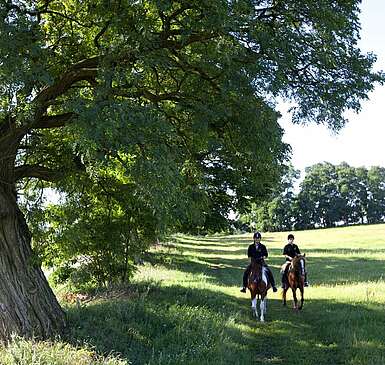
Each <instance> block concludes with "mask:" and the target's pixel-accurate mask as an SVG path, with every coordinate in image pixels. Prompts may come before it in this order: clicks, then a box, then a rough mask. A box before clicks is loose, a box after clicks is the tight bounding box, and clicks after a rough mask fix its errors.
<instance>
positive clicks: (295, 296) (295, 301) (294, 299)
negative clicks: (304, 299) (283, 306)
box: [291, 288, 298, 310]
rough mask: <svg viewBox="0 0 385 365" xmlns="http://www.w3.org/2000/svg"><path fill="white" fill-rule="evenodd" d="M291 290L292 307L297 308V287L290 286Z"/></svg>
mask: <svg viewBox="0 0 385 365" xmlns="http://www.w3.org/2000/svg"><path fill="white" fill-rule="evenodd" d="M291 291H292V292H293V301H294V309H296V310H298V300H297V293H296V291H297V288H291Z"/></svg>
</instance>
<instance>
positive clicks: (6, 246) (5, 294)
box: [0, 143, 66, 340]
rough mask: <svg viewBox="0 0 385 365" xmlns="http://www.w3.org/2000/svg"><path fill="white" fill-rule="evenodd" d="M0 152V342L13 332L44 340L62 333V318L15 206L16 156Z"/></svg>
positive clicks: (3, 150) (19, 212) (20, 215)
mask: <svg viewBox="0 0 385 365" xmlns="http://www.w3.org/2000/svg"><path fill="white" fill-rule="evenodd" d="M5 145H6V146H11V143H7V144H5ZM0 147H1V146H0ZM0 152H1V153H0V340H8V339H9V337H10V335H11V334H12V333H16V334H19V335H21V336H25V337H31V336H37V337H40V338H46V337H48V336H51V335H52V334H54V333H61V332H62V331H63V330H64V328H65V323H66V322H65V315H64V312H63V311H62V309H61V308H60V305H59V303H58V302H57V300H56V297H55V295H54V294H53V292H52V290H51V288H50V287H49V285H48V282H47V280H46V278H45V276H44V274H43V272H42V270H41V268H40V267H39V265H38V263H37V260H34V259H33V254H32V249H31V235H30V232H29V229H28V227H27V224H26V221H25V219H24V216H23V214H22V213H21V211H20V210H19V208H18V206H17V200H16V191H15V184H14V176H13V172H14V161H15V158H14V155H15V154H14V153H12V152H13V151H10V149H9V148H8V149H2V148H0ZM12 155H13V156H12ZM1 158H2V159H1Z"/></svg>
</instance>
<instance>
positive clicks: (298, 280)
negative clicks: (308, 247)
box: [282, 254, 306, 310]
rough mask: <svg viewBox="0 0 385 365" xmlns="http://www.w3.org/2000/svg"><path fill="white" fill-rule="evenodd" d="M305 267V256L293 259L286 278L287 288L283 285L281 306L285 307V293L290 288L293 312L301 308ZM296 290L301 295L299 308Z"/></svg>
mask: <svg viewBox="0 0 385 365" xmlns="http://www.w3.org/2000/svg"><path fill="white" fill-rule="evenodd" d="M305 265H306V260H305V254H304V255H298V256H296V257H294V258H293V260H292V261H291V264H290V266H289V270H288V272H287V276H286V278H287V284H288V286H287V285H285V287H284V289H283V293H282V297H283V305H286V292H287V290H288V289H289V288H291V291H292V292H293V300H294V309H295V310H301V309H302V307H303V301H304V299H303V292H304V282H305ZM297 289H299V291H300V293H301V305H300V306H299V307H298V300H297Z"/></svg>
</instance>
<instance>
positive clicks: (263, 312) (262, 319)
mask: <svg viewBox="0 0 385 365" xmlns="http://www.w3.org/2000/svg"><path fill="white" fill-rule="evenodd" d="M260 310H261V317H260V321H261V322H265V313H266V308H265V297H263V296H261V304H260Z"/></svg>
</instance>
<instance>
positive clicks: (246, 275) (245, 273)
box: [243, 265, 250, 288]
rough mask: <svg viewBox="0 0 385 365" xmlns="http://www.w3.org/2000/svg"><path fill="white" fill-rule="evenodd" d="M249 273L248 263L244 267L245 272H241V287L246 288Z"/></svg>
mask: <svg viewBox="0 0 385 365" xmlns="http://www.w3.org/2000/svg"><path fill="white" fill-rule="evenodd" d="M249 275H250V265H248V266H247V267H246V270H245V272H244V273H243V287H244V288H247V280H248V277H249Z"/></svg>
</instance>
